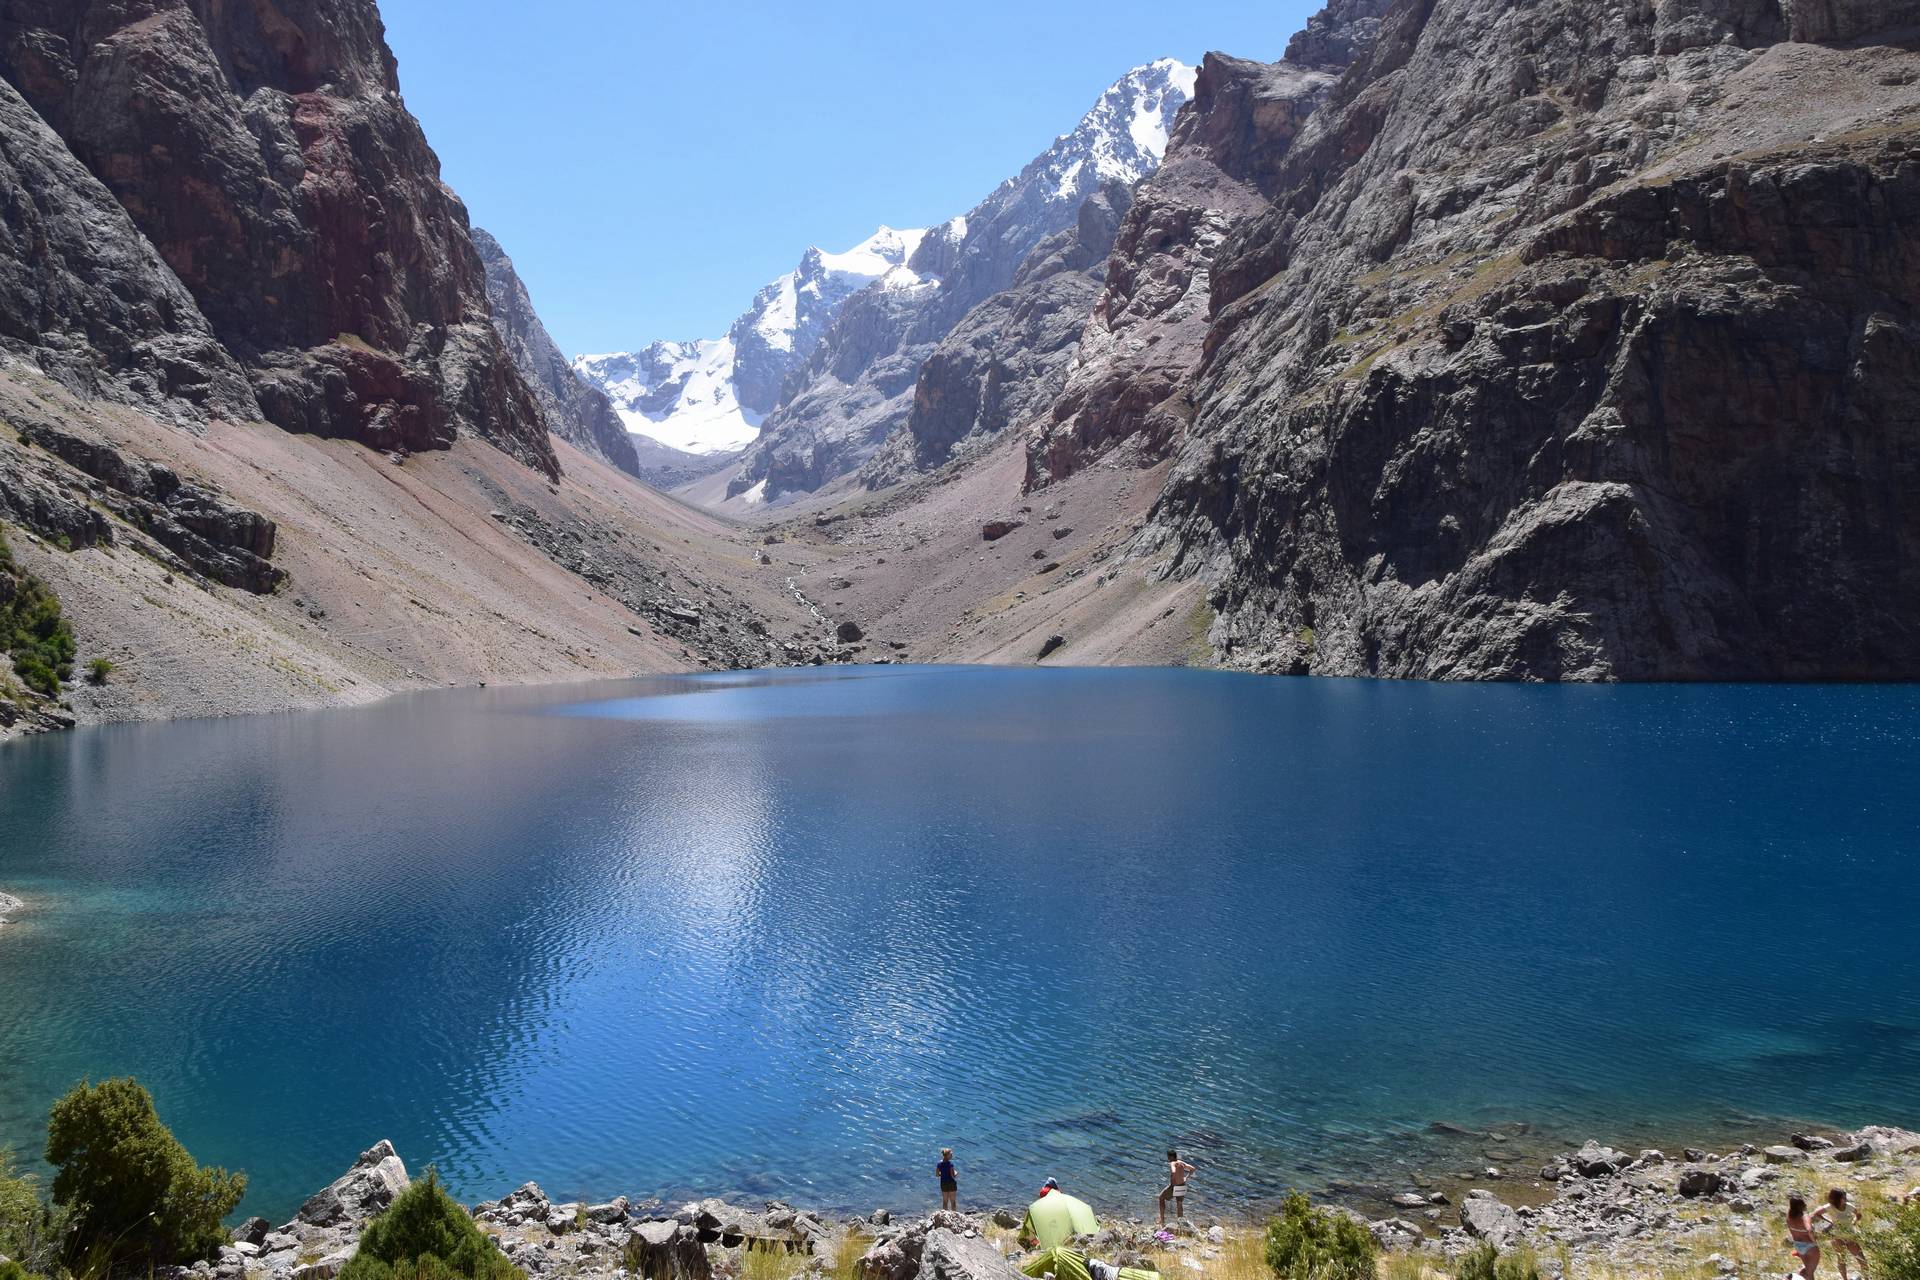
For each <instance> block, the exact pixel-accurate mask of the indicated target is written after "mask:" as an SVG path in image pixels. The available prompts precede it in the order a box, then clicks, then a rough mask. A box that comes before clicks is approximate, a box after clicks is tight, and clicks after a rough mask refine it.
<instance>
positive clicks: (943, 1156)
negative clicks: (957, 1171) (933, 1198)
mask: <svg viewBox="0 0 1920 1280" xmlns="http://www.w3.org/2000/svg"><path fill="white" fill-rule="evenodd" d="M933 1171H934V1172H935V1173H937V1174H939V1175H940V1207H941V1208H942V1209H952V1210H954V1211H955V1212H956V1213H957V1212H959V1209H960V1180H959V1179H958V1178H956V1177H955V1176H954V1173H953V1148H952V1147H942V1148H940V1163H939V1164H937V1165H935V1166H933Z"/></svg>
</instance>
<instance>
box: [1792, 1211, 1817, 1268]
mask: <svg viewBox="0 0 1920 1280" xmlns="http://www.w3.org/2000/svg"><path fill="white" fill-rule="evenodd" d="M1787 1244H1788V1246H1789V1247H1790V1248H1792V1250H1793V1256H1794V1257H1796V1258H1798V1259H1800V1274H1801V1275H1802V1276H1803V1277H1805V1280H1813V1273H1814V1272H1816V1271H1818V1270H1819V1269H1820V1242H1819V1241H1818V1240H1816V1239H1814V1236H1813V1223H1812V1222H1811V1221H1809V1220H1808V1218H1807V1202H1806V1200H1804V1199H1803V1198H1801V1197H1800V1196H1788V1197H1787Z"/></svg>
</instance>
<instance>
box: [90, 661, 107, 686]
mask: <svg viewBox="0 0 1920 1280" xmlns="http://www.w3.org/2000/svg"><path fill="white" fill-rule="evenodd" d="M112 674H113V659H111V658H92V659H89V660H88V662H87V679H88V681H89V682H91V683H93V684H105V683H106V682H107V677H108V676H110V675H112Z"/></svg>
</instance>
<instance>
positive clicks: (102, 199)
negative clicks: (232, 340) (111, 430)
mask: <svg viewBox="0 0 1920 1280" xmlns="http://www.w3.org/2000/svg"><path fill="white" fill-rule="evenodd" d="M0 215H4V216H0V350H4V351H6V352H7V353H9V354H11V355H13V356H16V357H19V358H22V359H25V360H27V361H28V362H30V363H31V364H33V365H34V366H35V367H37V368H38V369H39V370H40V371H41V372H43V373H45V374H47V375H48V376H50V377H52V378H55V379H56V380H58V381H60V382H61V383H63V384H65V385H66V386H68V387H70V388H72V389H73V390H75V391H77V392H79V393H81V394H83V395H87V396H91V397H95V398H100V399H108V400H115V401H118V402H120V403H123V404H131V405H137V406H139V407H141V408H144V409H146V410H148V411H149V412H152V413H155V414H157V415H159V416H162V417H165V418H169V419H172V420H175V421H179V422H183V423H187V424H197V423H198V422H200V421H201V420H203V419H204V417H205V416H206V415H208V414H215V413H217V414H225V415H229V416H234V417H254V416H257V415H258V413H259V409H258V406H257V405H255V404H254V400H253V391H252V389H251V388H250V387H249V386H248V384H247V380H246V377H245V376H244V375H243V374H242V373H241V371H240V368H239V366H238V365H237V364H235V363H234V361H233V359H232V357H231V356H229V355H228V354H227V352H226V351H225V350H224V349H223V348H222V347H221V346H220V344H219V342H218V341H217V340H216V339H215V338H214V336H213V332H212V330H211V329H210V328H209V327H208V325H207V321H206V319H205V317H203V316H202V315H201V314H200V309H199V307H198V306H196V305H195V304H194V301H193V298H192V296H191V295H189V294H188V293H187V291H186V289H185V288H183V287H182V286H181V284H180V281H179V280H178V279H177V278H175V276H174V274H173V271H172V269H171V268H170V267H168V266H167V265H166V263H164V262H162V261H161V260H160V255H159V254H157V253H156V252H154V249H153V246H152V245H150V244H148V243H147V241H146V239H145V238H144V237H143V236H142V235H141V234H140V232H139V229H138V228H136V227H135V226H134V225H133V222H132V220H131V219H129V218H128V217H127V214H126V211H125V210H124V209H122V208H121V207H120V205H119V203H118V202H117V201H116V200H115V199H114V198H113V195H112V193H110V192H109V191H108V190H107V189H106V188H105V187H104V186H102V185H101V184H100V181H99V180H98V179H97V178H95V177H94V176H93V174H91V173H89V172H88V171H87V169H86V166H84V165H82V164H81V163H80V162H79V161H78V160H76V159H75V158H74V157H73V154H72V153H71V152H70V151H68V150H67V146H66V144H65V143H64V142H62V141H61V140H60V138H59V136H58V135H56V134H55V133H54V132H53V130H52V129H50V128H49V127H48V126H47V124H46V123H45V122H44V121H43V120H41V119H40V117H39V116H38V115H37V114H35V112H34V111H33V109H32V108H31V107H29V106H28V105H27V103H26V102H25V101H24V100H22V98H21V97H20V95H19V94H18V93H16V92H15V91H14V88H13V86H12V85H10V84H8V83H6V82H5V81H0Z"/></svg>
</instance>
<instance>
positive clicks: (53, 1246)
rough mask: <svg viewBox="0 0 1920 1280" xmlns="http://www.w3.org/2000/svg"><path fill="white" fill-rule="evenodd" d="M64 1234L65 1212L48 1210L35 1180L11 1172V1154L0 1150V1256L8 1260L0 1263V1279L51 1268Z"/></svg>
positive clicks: (11, 1279) (14, 1279)
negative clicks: (8, 1261)
mask: <svg viewBox="0 0 1920 1280" xmlns="http://www.w3.org/2000/svg"><path fill="white" fill-rule="evenodd" d="M65 1235H66V1217H65V1215H63V1214H58V1213H55V1212H54V1211H53V1210H52V1209H49V1208H48V1207H47V1205H46V1203H45V1202H44V1201H42V1200H41V1198H40V1185H39V1183H38V1182H36V1181H35V1180H34V1179H33V1178H32V1177H31V1176H29V1175H27V1174H23V1173H16V1172H14V1169H13V1160H12V1157H10V1156H9V1155H8V1154H7V1153H6V1152H5V1151H0V1256H5V1257H7V1258H9V1259H11V1262H10V1263H0V1280H21V1277H32V1276H35V1275H36V1273H42V1272H47V1271H51V1270H52V1269H53V1267H54V1264H55V1263H57V1262H58V1261H59V1255H60V1244H61V1240H62V1238H63V1237H64V1236H65ZM8 1266H12V1267H13V1268H14V1271H9V1270H7V1268H8Z"/></svg>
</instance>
